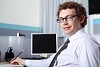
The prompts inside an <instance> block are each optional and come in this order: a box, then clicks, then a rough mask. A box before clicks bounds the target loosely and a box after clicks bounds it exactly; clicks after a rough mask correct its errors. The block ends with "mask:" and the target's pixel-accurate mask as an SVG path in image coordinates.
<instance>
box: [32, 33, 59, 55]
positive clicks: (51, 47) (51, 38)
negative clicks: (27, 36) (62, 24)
mask: <svg viewBox="0 0 100 67" xmlns="http://www.w3.org/2000/svg"><path fill="white" fill-rule="evenodd" d="M56 52H57V34H47V33H45V34H44V33H31V55H33V54H48V53H50V54H51V53H56Z"/></svg>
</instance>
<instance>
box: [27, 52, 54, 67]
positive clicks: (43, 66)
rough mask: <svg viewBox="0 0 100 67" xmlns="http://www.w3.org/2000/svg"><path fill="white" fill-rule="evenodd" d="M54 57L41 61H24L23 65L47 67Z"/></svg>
mask: <svg viewBox="0 0 100 67" xmlns="http://www.w3.org/2000/svg"><path fill="white" fill-rule="evenodd" d="M53 57H54V54H53V55H51V56H50V57H49V58H47V59H42V60H26V61H25V65H26V66H27V67H48V66H49V64H50V62H51V61H52V59H53Z"/></svg>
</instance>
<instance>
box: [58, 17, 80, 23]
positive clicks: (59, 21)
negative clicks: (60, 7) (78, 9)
mask: <svg viewBox="0 0 100 67" xmlns="http://www.w3.org/2000/svg"><path fill="white" fill-rule="evenodd" d="M76 16H78V17H79V15H67V16H66V17H65V18H59V19H60V20H59V19H57V23H62V22H61V21H62V20H63V21H64V19H65V20H66V21H67V19H68V18H70V19H73V18H74V17H76Z"/></svg>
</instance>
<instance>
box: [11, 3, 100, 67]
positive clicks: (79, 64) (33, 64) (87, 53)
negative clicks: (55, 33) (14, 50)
mask: <svg viewBox="0 0 100 67" xmlns="http://www.w3.org/2000/svg"><path fill="white" fill-rule="evenodd" d="M57 17H58V19H57V21H58V23H59V24H60V26H61V28H62V30H63V31H64V33H65V34H66V35H68V36H69V40H70V42H69V43H68V47H67V48H66V49H64V50H63V51H61V53H60V54H59V55H58V56H57V57H56V60H54V61H55V62H54V65H53V66H50V64H51V62H52V60H53V58H54V57H55V55H56V54H53V55H51V56H50V57H49V58H48V59H44V60H23V59H21V58H17V59H16V60H14V61H11V64H14V63H15V62H17V63H18V64H23V65H26V66H29V67H100V65H99V64H100V62H99V61H100V45H99V44H98V42H97V41H96V40H95V39H94V38H93V37H91V36H89V35H87V34H86V33H85V32H84V31H83V28H84V27H85V25H86V24H87V15H86V10H85V8H84V7H83V6H82V5H81V4H79V3H77V2H72V1H71V2H65V3H63V4H61V5H59V8H58V12H57Z"/></svg>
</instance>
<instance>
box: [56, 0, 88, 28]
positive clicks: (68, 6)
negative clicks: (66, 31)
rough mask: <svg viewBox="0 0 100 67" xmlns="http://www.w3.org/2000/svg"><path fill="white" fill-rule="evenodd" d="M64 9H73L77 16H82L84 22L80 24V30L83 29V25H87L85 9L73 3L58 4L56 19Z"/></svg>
mask: <svg viewBox="0 0 100 67" xmlns="http://www.w3.org/2000/svg"><path fill="white" fill-rule="evenodd" d="M65 9H75V10H76V14H77V15H79V16H80V15H84V16H85V20H84V22H83V24H82V28H83V27H85V25H86V24H87V14H86V9H85V8H84V7H83V5H82V4H79V3H77V2H73V1H70V2H65V3H63V4H60V5H59V7H58V11H57V17H58V18H59V13H60V12H61V10H65Z"/></svg>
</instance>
